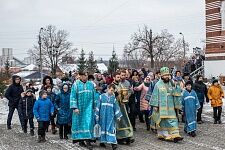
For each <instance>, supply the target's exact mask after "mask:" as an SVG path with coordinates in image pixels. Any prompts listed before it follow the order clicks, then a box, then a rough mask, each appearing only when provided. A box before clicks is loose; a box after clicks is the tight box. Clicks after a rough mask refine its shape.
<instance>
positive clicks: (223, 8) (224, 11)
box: [221, 0, 225, 30]
mask: <svg viewBox="0 0 225 150" xmlns="http://www.w3.org/2000/svg"><path fill="white" fill-rule="evenodd" d="M221 19H222V30H225V0H223V1H222V5H221Z"/></svg>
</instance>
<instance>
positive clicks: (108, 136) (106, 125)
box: [95, 84, 122, 150]
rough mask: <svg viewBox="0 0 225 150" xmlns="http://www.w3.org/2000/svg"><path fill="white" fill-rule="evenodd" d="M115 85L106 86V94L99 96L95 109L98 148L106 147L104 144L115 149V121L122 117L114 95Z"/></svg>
mask: <svg viewBox="0 0 225 150" xmlns="http://www.w3.org/2000/svg"><path fill="white" fill-rule="evenodd" d="M114 92H115V85H113V84H111V85H109V86H108V91H107V93H104V94H102V95H101V96H100V98H99V101H98V102H97V107H96V113H95V115H96V122H97V123H98V124H99V125H100V127H101V135H100V146H101V147H106V145H105V143H109V144H111V145H112V148H113V150H115V149H117V140H116V120H119V119H120V118H121V117H122V113H121V111H120V107H119V105H118V102H117V100H116V97H115V95H114Z"/></svg>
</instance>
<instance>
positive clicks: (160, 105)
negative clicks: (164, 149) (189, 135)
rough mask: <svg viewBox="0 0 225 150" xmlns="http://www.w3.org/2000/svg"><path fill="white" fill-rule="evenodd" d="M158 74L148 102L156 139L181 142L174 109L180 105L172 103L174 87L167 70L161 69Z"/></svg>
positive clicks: (166, 68)
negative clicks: (151, 109)
mask: <svg viewBox="0 0 225 150" xmlns="http://www.w3.org/2000/svg"><path fill="white" fill-rule="evenodd" d="M160 74H161V79H160V80H159V81H158V82H157V83H156V85H155V87H154V90H153V93H152V98H151V101H150V106H151V107H152V108H153V112H152V116H151V117H152V119H153V121H154V122H155V123H156V129H157V137H158V138H159V139H161V140H166V141H173V142H175V143H176V142H178V141H181V140H183V138H182V137H181V136H180V133H179V126H178V119H177V116H176V109H178V110H179V109H181V104H180V103H179V102H176V101H174V93H173V91H174V90H173V89H174V87H173V85H172V82H171V81H170V78H171V74H170V70H169V68H168V67H163V68H161V69H160Z"/></svg>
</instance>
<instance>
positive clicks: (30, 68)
mask: <svg viewBox="0 0 225 150" xmlns="http://www.w3.org/2000/svg"><path fill="white" fill-rule="evenodd" d="M35 68H37V66H35V65H34V64H30V65H28V66H26V67H25V68H23V70H30V71H31V70H34V69H35Z"/></svg>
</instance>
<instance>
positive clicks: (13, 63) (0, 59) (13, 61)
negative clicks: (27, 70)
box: [0, 48, 26, 67]
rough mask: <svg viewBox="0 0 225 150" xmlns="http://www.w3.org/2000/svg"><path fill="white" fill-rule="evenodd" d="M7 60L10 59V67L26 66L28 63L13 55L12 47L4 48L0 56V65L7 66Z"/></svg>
mask: <svg viewBox="0 0 225 150" xmlns="http://www.w3.org/2000/svg"><path fill="white" fill-rule="evenodd" d="M6 61H9V66H10V67H25V66H26V63H24V62H23V61H21V60H19V59H18V58H16V57H14V56H13V49H12V48H3V49H2V55H1V56H0V66H5V63H6Z"/></svg>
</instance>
